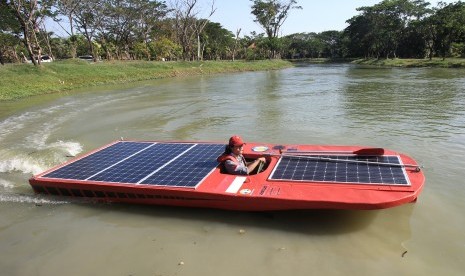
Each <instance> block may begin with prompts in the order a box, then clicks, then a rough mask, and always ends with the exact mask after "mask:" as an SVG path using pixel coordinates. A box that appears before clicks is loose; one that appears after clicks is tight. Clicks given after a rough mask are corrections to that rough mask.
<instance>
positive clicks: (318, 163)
mask: <svg viewBox="0 0 465 276" xmlns="http://www.w3.org/2000/svg"><path fill="white" fill-rule="evenodd" d="M223 151H224V144H221V143H204V142H201V143H199V142H154V141H115V142H113V143H111V144H109V145H106V146H104V147H101V148H99V149H97V150H94V151H92V152H90V153H88V154H84V155H82V156H80V157H77V158H74V159H72V160H70V161H68V162H66V163H64V164H62V165H59V166H57V167H54V168H52V169H50V170H47V171H45V172H43V173H40V174H38V175H35V176H33V177H32V178H31V179H30V180H29V183H30V184H31V186H32V188H33V189H34V191H35V192H36V193H43V194H51V195H58V196H74V197H85V198H92V199H94V200H98V201H104V202H123V203H137V204H156V205H171V206H185V207H203V208H219V209H227V210H243V211H269V210H291V209H382V208H389V207H394V206H398V205H401V204H405V203H410V202H415V201H416V200H417V197H418V195H419V193H420V192H421V190H422V187H423V184H424V180H425V178H424V175H423V172H422V170H421V168H420V166H419V165H418V164H417V163H416V162H415V160H413V159H412V158H411V157H409V156H407V155H404V154H401V153H397V152H394V151H391V150H386V149H382V148H365V147H360V146H320V145H275V144H267V143H264V144H263V143H247V144H246V145H245V146H244V157H245V158H246V159H254V158H258V157H262V156H264V157H265V158H266V160H267V161H266V163H265V164H263V165H264V166H260V168H259V170H257V171H254V172H252V173H251V174H250V175H246V176H241V175H231V174H227V173H225V172H224V170H223V169H222V165H221V164H218V162H217V161H216V158H217V157H218V156H219V155H221V154H222V153H223Z"/></svg>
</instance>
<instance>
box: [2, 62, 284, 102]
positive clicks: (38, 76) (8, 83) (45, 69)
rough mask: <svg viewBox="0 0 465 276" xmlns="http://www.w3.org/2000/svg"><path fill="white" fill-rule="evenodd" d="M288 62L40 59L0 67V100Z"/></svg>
mask: <svg viewBox="0 0 465 276" xmlns="http://www.w3.org/2000/svg"><path fill="white" fill-rule="evenodd" d="M291 66H292V63H290V62H288V61H284V60H262V61H234V62H231V61H204V62H149V61H112V62H97V63H90V62H87V61H81V60H66V61H56V62H51V63H44V64H42V66H40V67H36V66H32V65H31V64H10V65H5V66H1V67H0V101H6V100H13V99H19V98H24V97H29V96H34V95H41V94H49V93H56V92H62V91H68V90H72V89H76V88H83V87H90V86H97V85H102V84H115V83H127V82H134V81H141V80H150V79H160V78H171V77H180V76H181V77H182V76H190V75H209V74H218V73H230V72H242V71H260V70H276V69H282V68H287V67H291Z"/></svg>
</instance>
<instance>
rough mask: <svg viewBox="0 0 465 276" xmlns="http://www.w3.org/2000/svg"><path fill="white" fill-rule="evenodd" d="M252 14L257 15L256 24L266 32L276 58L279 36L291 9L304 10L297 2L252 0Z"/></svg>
mask: <svg viewBox="0 0 465 276" xmlns="http://www.w3.org/2000/svg"><path fill="white" fill-rule="evenodd" d="M251 1H253V5H252V12H251V13H252V14H253V15H255V18H256V19H255V20H254V22H257V23H258V24H260V26H262V28H263V29H264V30H265V33H266V35H267V37H268V45H269V47H270V52H271V58H276V53H277V47H278V40H277V38H278V35H279V30H280V28H281V26H282V25H283V24H284V22H285V21H286V19H287V17H288V16H289V11H290V10H291V9H302V7H301V6H297V5H296V4H297V1H296V0H289V1H288V2H282V1H279V0H265V1H262V0H251Z"/></svg>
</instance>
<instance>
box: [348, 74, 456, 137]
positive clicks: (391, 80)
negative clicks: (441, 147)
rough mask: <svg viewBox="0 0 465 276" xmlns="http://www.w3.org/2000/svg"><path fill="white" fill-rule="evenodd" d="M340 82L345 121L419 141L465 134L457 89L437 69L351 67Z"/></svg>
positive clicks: (453, 83) (445, 75)
mask: <svg viewBox="0 0 465 276" xmlns="http://www.w3.org/2000/svg"><path fill="white" fill-rule="evenodd" d="M346 77H347V78H348V79H349V81H348V82H347V84H346V87H345V89H344V90H343V93H342V95H343V97H344V100H343V104H344V110H345V115H346V116H347V117H348V118H349V119H350V120H351V121H356V122H358V123H359V124H366V125H369V126H371V127H374V128H379V126H380V125H384V127H383V128H384V131H387V130H389V131H391V132H390V134H397V135H409V136H412V137H413V136H417V137H419V138H421V139H427V138H432V139H433V140H438V139H442V138H447V137H450V134H451V133H464V132H465V129H464V127H465V126H464V125H463V124H461V122H460V121H461V120H463V117H464V114H465V113H464V112H465V111H464V106H465V102H464V94H463V93H464V91H463V87H459V86H460V82H458V83H457V82H455V81H452V82H451V81H449V79H450V78H453V76H451V75H450V74H449V75H447V74H442V70H441V69H436V70H432V69H370V70H368V69H362V68H359V67H351V68H350V69H349V70H347V71H346ZM457 119H459V121H456V120H457ZM380 131H382V129H380Z"/></svg>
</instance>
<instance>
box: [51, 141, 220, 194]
mask: <svg viewBox="0 0 465 276" xmlns="http://www.w3.org/2000/svg"><path fill="white" fill-rule="evenodd" d="M223 150H224V145H220V144H193V143H148V142H125V141H124V142H118V143H115V144H113V145H111V146H109V147H107V148H104V149H102V150H100V151H97V152H94V153H92V154H90V155H88V156H86V157H84V158H82V159H79V160H77V161H75V162H73V163H70V164H68V165H66V166H63V167H61V168H58V169H56V170H54V171H51V172H49V173H47V174H45V175H43V176H42V177H44V178H56V179H75V180H83V181H87V180H88V181H99V182H110V183H123V184H133V185H136V184H150V185H159V186H175V187H190V188H194V187H196V186H197V185H198V184H199V183H200V181H202V180H203V179H204V178H205V177H206V176H207V175H208V174H209V173H210V172H212V171H213V170H214V169H215V168H216V166H217V165H218V163H217V162H216V157H217V156H219V155H220V154H221V153H222V152H223Z"/></svg>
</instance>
